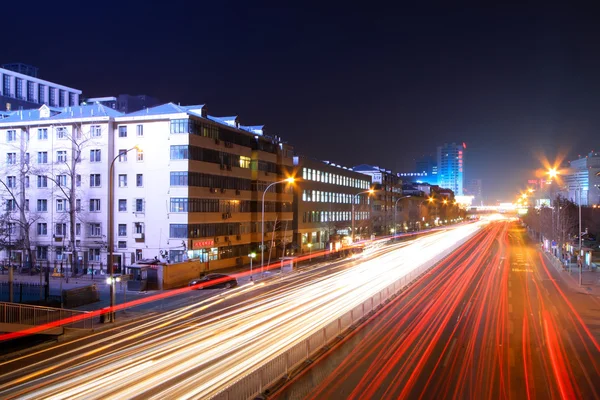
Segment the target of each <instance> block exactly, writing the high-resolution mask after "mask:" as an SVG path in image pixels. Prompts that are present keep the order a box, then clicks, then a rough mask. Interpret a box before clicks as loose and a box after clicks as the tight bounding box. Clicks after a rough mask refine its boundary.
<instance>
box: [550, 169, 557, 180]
mask: <svg viewBox="0 0 600 400" xmlns="http://www.w3.org/2000/svg"><path fill="white" fill-rule="evenodd" d="M548 175H549V176H550V178H556V176H557V175H558V171H557V170H556V168H550V169H549V170H548Z"/></svg>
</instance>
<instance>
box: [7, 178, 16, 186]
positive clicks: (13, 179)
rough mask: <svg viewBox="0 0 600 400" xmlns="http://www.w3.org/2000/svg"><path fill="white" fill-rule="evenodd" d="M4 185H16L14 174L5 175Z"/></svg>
mask: <svg viewBox="0 0 600 400" xmlns="http://www.w3.org/2000/svg"><path fill="white" fill-rule="evenodd" d="M6 186H8V187H9V188H16V187H17V177H16V176H7V177H6Z"/></svg>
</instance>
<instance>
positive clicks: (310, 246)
mask: <svg viewBox="0 0 600 400" xmlns="http://www.w3.org/2000/svg"><path fill="white" fill-rule="evenodd" d="M307 246H308V261H309V262H310V261H312V243H309V244H307Z"/></svg>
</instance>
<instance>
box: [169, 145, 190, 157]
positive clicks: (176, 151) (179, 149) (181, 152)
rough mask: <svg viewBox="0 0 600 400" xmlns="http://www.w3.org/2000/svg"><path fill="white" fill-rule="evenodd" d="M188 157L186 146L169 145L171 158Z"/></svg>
mask: <svg viewBox="0 0 600 400" xmlns="http://www.w3.org/2000/svg"><path fill="white" fill-rule="evenodd" d="M188 157H189V153H188V146H187V145H178V146H171V160H187V159H188Z"/></svg>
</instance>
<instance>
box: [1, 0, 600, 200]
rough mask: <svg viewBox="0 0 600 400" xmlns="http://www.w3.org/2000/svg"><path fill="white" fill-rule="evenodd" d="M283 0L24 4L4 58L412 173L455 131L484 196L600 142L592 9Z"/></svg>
mask: <svg viewBox="0 0 600 400" xmlns="http://www.w3.org/2000/svg"><path fill="white" fill-rule="evenodd" d="M249 3H253V4H252V5H250V4H249ZM286 3H287V2H281V1H280V2H271V3H261V2H239V3H235V2H228V1H211V2H208V1H206V2H201V1H195V2H178V1H171V2H160V3H157V4H156V5H154V4H152V3H150V2H148V1H119V2H113V1H99V2H81V1H80V2H72V3H70V2H69V1H63V2H43V3H42V2H40V3H39V4H38V3H37V2H28V3H27V4H28V6H27V10H24V9H21V8H20V7H19V12H17V11H16V10H13V11H12V12H11V13H10V14H11V15H4V17H3V18H2V22H3V32H4V45H3V46H2V51H1V52H0V63H4V62H25V63H29V64H33V65H35V66H37V67H39V68H40V74H39V76H40V77H41V78H43V79H47V80H50V81H54V82H57V83H61V84H64V85H67V86H71V87H75V88H78V89H81V90H83V92H84V93H83V96H84V97H87V96H114V95H118V94H120V93H128V94H148V95H151V96H155V97H158V98H159V99H160V100H161V101H163V102H168V101H173V102H175V103H177V102H180V103H181V104H199V103H200V104H206V105H207V108H208V110H209V113H210V114H212V115H215V116H225V115H238V116H239V117H240V121H241V122H242V123H243V124H248V125H253V124H264V125H265V126H266V130H267V132H268V133H271V134H277V135H280V136H282V137H283V138H284V139H285V140H287V141H288V142H290V143H293V144H294V145H295V146H296V149H297V152H298V153H299V154H305V155H309V156H312V157H316V158H320V159H326V160H331V161H333V162H337V163H341V164H343V165H347V166H352V165H356V164H361V163H371V164H375V165H379V166H381V167H385V168H388V169H392V170H394V171H395V172H409V171H411V170H412V169H413V168H414V160H415V158H417V157H419V156H421V155H423V154H428V153H431V154H433V153H434V152H435V148H436V146H437V145H439V144H441V143H443V142H452V141H456V142H459V143H460V142H463V141H464V142H466V143H467V150H468V151H469V153H468V155H467V157H468V158H467V161H466V171H465V173H466V175H467V178H481V179H483V182H484V183H483V184H484V196H485V197H486V198H487V200H488V201H495V200H500V199H512V198H513V194H514V193H515V192H516V191H517V190H518V189H519V188H522V187H523V186H524V184H525V181H526V179H528V178H530V177H532V176H533V171H534V169H536V168H538V167H539V166H540V160H539V158H540V157H541V156H543V155H545V156H547V157H548V158H549V159H551V160H552V159H554V158H555V157H556V156H557V155H558V154H565V155H567V159H568V158H569V157H571V158H572V157H576V156H577V155H578V154H585V153H587V152H589V151H591V150H592V149H597V148H598V147H600V137H599V136H598V135H597V133H598V132H599V127H600V113H599V112H598V111H599V109H600V108H599V105H600V104H599V103H600V51H599V50H600V49H599V47H600V35H599V30H600V28H599V27H600V24H599V23H598V16H599V13H598V12H597V11H596V10H595V9H582V8H579V9H575V8H545V6H544V7H533V6H517V5H514V6H497V7H491V6H485V7H483V6H482V7H480V8H473V7H472V6H461V7H453V8H449V7H446V6H438V7H433V6H431V7H427V8H425V7H424V8H415V7H414V6H405V4H404V2H397V3H396V5H395V8H386V7H385V6H383V5H381V4H379V3H376V2H373V3H370V2H360V3H356V4H357V6H356V8H354V7H350V6H348V4H354V2H353V3H348V2H347V3H345V4H346V5H344V3H339V4H337V5H331V6H328V5H325V3H327V2H323V1H322V2H315V3H313V4H312V5H311V6H309V3H305V2H298V4H302V8H293V7H286V6H284V5H285V4H286ZM259 4H260V5H259ZM330 4H332V3H330ZM540 4H543V3H540ZM298 7H301V6H300V5H298ZM410 7H412V8H410ZM88 8H89V9H88ZM29 13H31V14H29Z"/></svg>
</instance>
